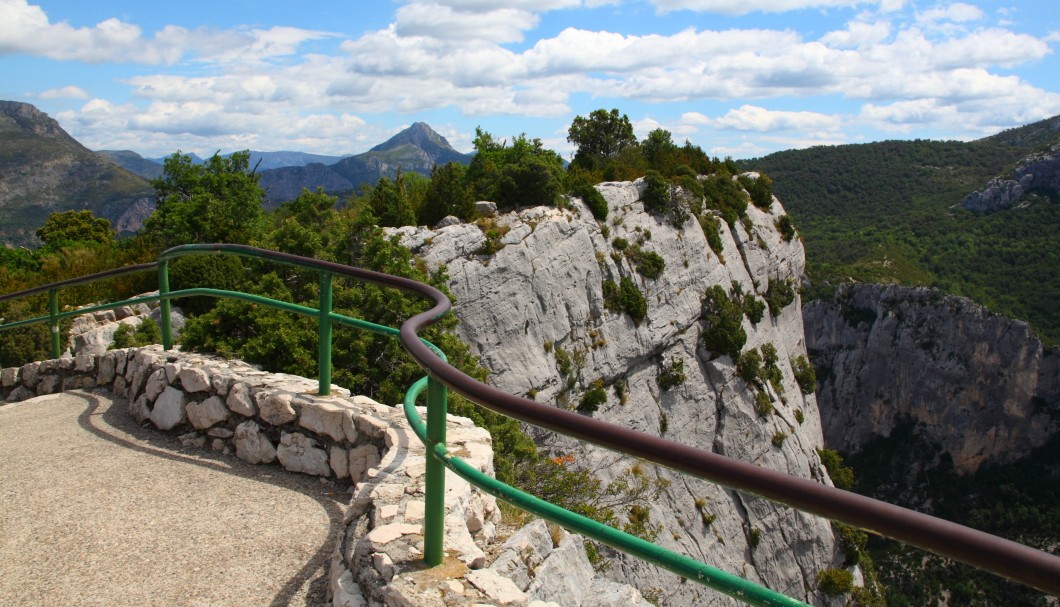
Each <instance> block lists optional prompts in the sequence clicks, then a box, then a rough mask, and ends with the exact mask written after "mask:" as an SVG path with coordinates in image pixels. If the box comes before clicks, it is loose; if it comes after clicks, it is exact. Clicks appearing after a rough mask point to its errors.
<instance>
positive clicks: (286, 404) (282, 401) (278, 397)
mask: <svg viewBox="0 0 1060 607" xmlns="http://www.w3.org/2000/svg"><path fill="white" fill-rule="evenodd" d="M293 400H294V395H292V394H291V393H289V392H274V393H272V394H269V395H268V396H267V397H265V398H264V399H263V400H259V401H258V410H259V414H260V415H261V419H263V420H265V421H267V422H269V423H270V424H272V425H274V426H282V425H284V424H286V423H287V422H290V421H294V419H295V418H296V417H298V414H297V413H295V410H294V406H292V404H291V403H292V402H293Z"/></svg>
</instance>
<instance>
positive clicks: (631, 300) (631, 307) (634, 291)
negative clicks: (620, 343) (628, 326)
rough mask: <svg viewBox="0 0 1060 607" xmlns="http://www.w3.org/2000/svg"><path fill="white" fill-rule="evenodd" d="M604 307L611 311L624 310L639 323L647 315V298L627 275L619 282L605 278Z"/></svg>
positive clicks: (636, 323) (634, 321) (634, 322)
mask: <svg viewBox="0 0 1060 607" xmlns="http://www.w3.org/2000/svg"><path fill="white" fill-rule="evenodd" d="M603 292H604V307H606V308H607V309H608V310H611V311H612V312H625V313H627V314H629V317H630V318H632V319H633V324H635V325H639V324H640V323H641V322H642V321H643V320H644V318H645V317H646V316H647V315H648V300H647V299H645V298H644V294H642V293H641V292H640V289H638V288H637V285H636V284H635V283H634V282H633V280H632V279H630V278H629V277H623V278H622V280H621V281H620V282H619V284H617V285H616V284H615V281H613V280H605V281H604V284H603Z"/></svg>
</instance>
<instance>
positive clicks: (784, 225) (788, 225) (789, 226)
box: [777, 215, 795, 242]
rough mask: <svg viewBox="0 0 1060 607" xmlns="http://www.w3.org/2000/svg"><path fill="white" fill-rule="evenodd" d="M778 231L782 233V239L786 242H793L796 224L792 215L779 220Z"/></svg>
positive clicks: (783, 216)
mask: <svg viewBox="0 0 1060 607" xmlns="http://www.w3.org/2000/svg"><path fill="white" fill-rule="evenodd" d="M777 230H779V231H780V237H781V238H783V239H784V242H791V239H792V238H795V222H793V221H792V220H791V215H781V216H780V219H778V220H777Z"/></svg>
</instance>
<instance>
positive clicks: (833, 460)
mask: <svg viewBox="0 0 1060 607" xmlns="http://www.w3.org/2000/svg"><path fill="white" fill-rule="evenodd" d="M817 455H818V456H820V458H821V464H823V465H824V467H825V470H828V476H829V477H831V478H832V484H833V485H835V486H836V487H838V488H840V489H850V488H851V487H853V486H854V470H853V469H852V468H848V467H847V466H844V465H843V456H841V455H839V453H838V452H837V451H835V450H834V449H818V450H817Z"/></svg>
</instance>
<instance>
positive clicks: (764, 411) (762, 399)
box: [755, 390, 773, 417]
mask: <svg viewBox="0 0 1060 607" xmlns="http://www.w3.org/2000/svg"><path fill="white" fill-rule="evenodd" d="M755 413H757V414H758V415H759V417H767V416H769V415H770V414H772V413H773V400H772V399H770V398H769V395H768V394H766V393H765V391H763V390H758V391H757V392H755Z"/></svg>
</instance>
